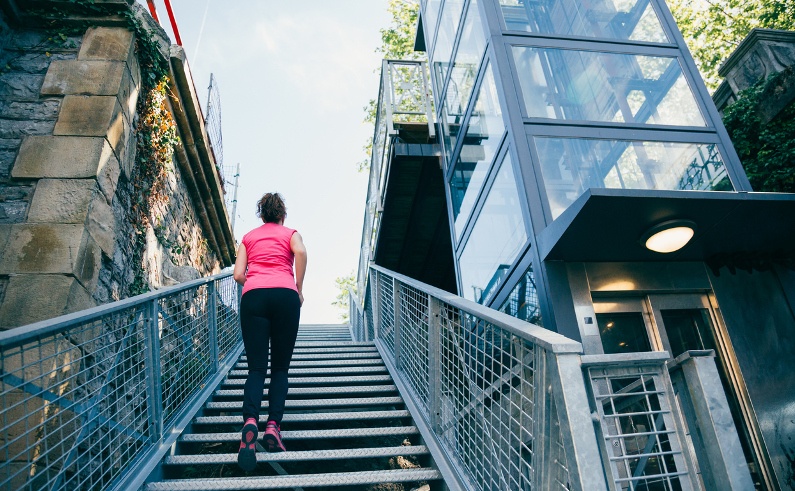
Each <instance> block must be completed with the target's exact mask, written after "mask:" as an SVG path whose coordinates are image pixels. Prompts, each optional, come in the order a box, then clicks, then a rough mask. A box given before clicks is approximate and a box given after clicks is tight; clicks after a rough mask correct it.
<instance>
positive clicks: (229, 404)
mask: <svg viewBox="0 0 795 491" xmlns="http://www.w3.org/2000/svg"><path fill="white" fill-rule="evenodd" d="M402 404H403V399H402V398H401V397H363V398H355V399H353V398H342V399H293V400H287V401H286V402H285V405H284V407H285V408H286V409H299V408H323V407H329V408H330V407H350V406H394V405H402ZM242 406H243V404H242V402H241V401H217V402H208V403H207V404H205V406H204V407H205V408H206V409H214V410H216V411H224V410H226V411H229V410H233V411H241V410H242ZM268 407H269V404H268V401H262V408H263V409H267V408H268Z"/></svg>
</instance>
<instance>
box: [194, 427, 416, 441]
mask: <svg viewBox="0 0 795 491" xmlns="http://www.w3.org/2000/svg"><path fill="white" fill-rule="evenodd" d="M417 434H419V430H418V429H417V427H416V426H386V427H379V428H343V429H337V430H285V431H282V432H281V435H282V439H283V440H285V441H290V440H321V439H328V438H362V437H380V436H395V435H417ZM179 440H180V441H181V442H185V443H215V442H239V441H240V432H239V431H235V432H230V433H188V434H186V435H182V436H181V437H180V439H179Z"/></svg>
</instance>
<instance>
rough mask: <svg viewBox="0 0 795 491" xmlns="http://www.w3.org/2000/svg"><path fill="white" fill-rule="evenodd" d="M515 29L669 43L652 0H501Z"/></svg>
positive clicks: (511, 26)
mask: <svg viewBox="0 0 795 491" xmlns="http://www.w3.org/2000/svg"><path fill="white" fill-rule="evenodd" d="M500 8H501V10H502V15H503V18H504V19H505V25H506V27H507V28H508V30H511V31H527V32H537V33H542V34H560V35H563V36H585V37H596V38H605V39H620V40H628V41H648V42H653V43H666V42H668V37H667V36H666V35H665V31H663V29H662V26H661V25H660V19H659V18H658V17H657V13H656V12H655V11H654V8H653V7H652V5H651V2H650V1H649V0H592V1H589V2H583V1H581V0H500Z"/></svg>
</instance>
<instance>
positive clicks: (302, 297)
mask: <svg viewBox="0 0 795 491" xmlns="http://www.w3.org/2000/svg"><path fill="white" fill-rule="evenodd" d="M298 300H299V301H300V302H301V306H302V307H303V305H304V294H303V293H301V292H298Z"/></svg>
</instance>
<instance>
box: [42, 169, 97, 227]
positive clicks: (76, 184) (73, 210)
mask: <svg viewBox="0 0 795 491" xmlns="http://www.w3.org/2000/svg"><path fill="white" fill-rule="evenodd" d="M97 193H98V189H97V183H96V181H95V180H94V179H41V180H40V181H39V182H38V184H36V192H35V193H34V195H33V201H32V202H31V204H30V212H29V213H28V222H31V223H85V222H86V217H87V216H88V209H89V205H90V204H91V200H92V199H94V197H95V195H96V194H97ZM103 201H104V199H103Z"/></svg>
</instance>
